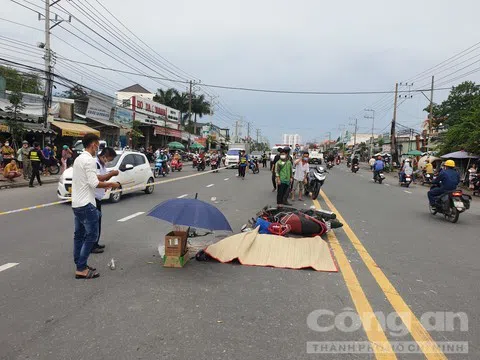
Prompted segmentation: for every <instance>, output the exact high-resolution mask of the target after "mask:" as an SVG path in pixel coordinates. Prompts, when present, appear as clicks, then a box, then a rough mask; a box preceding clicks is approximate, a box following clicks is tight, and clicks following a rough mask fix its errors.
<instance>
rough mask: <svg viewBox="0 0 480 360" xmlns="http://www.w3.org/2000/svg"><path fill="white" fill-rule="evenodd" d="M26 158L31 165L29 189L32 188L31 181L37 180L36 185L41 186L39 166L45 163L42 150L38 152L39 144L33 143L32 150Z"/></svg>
mask: <svg viewBox="0 0 480 360" xmlns="http://www.w3.org/2000/svg"><path fill="white" fill-rule="evenodd" d="M28 158H29V159H30V162H31V164H32V176H31V177H30V184H29V185H28V186H29V187H31V188H33V180H34V179H35V178H37V181H38V184H39V185H40V186H42V181H41V180H40V165H42V163H43V162H45V158H44V157H43V153H42V150H40V144H39V143H38V142H34V143H33V149H31V150H30V153H29V154H28Z"/></svg>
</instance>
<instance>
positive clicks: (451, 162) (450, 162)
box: [445, 160, 455, 168]
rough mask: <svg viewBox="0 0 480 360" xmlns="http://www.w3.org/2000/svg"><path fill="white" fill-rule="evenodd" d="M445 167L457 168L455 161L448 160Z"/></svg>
mask: <svg viewBox="0 0 480 360" xmlns="http://www.w3.org/2000/svg"><path fill="white" fill-rule="evenodd" d="M445 166H446V167H451V168H454V167H455V161H453V160H447V161H445Z"/></svg>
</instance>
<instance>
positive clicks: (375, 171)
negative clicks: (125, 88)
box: [373, 155, 385, 180]
mask: <svg viewBox="0 0 480 360" xmlns="http://www.w3.org/2000/svg"><path fill="white" fill-rule="evenodd" d="M384 168H385V163H384V162H383V159H382V157H381V156H380V155H379V156H378V157H377V160H376V161H375V163H374V164H373V179H374V180H375V177H376V176H378V175H379V174H380V171H382V170H383V169H384Z"/></svg>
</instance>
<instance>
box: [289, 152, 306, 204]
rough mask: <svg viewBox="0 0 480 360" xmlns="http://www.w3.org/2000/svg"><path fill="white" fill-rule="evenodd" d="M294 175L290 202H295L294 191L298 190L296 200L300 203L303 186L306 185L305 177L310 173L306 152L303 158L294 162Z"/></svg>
mask: <svg viewBox="0 0 480 360" xmlns="http://www.w3.org/2000/svg"><path fill="white" fill-rule="evenodd" d="M294 165H295V175H294V176H293V189H292V200H295V191H297V189H298V200H300V201H302V200H303V199H302V195H303V189H304V184H306V183H307V175H308V172H309V171H310V165H308V151H304V152H303V156H302V157H300V158H299V159H297V160H295V163H294Z"/></svg>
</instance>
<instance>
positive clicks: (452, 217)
mask: <svg viewBox="0 0 480 360" xmlns="http://www.w3.org/2000/svg"><path fill="white" fill-rule="evenodd" d="M459 216H460V213H459V212H458V210H457V208H456V207H451V208H450V213H449V214H445V218H446V219H447V220H448V221H450V222H451V223H453V224H455V223H456V222H457V221H458V217H459Z"/></svg>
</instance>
